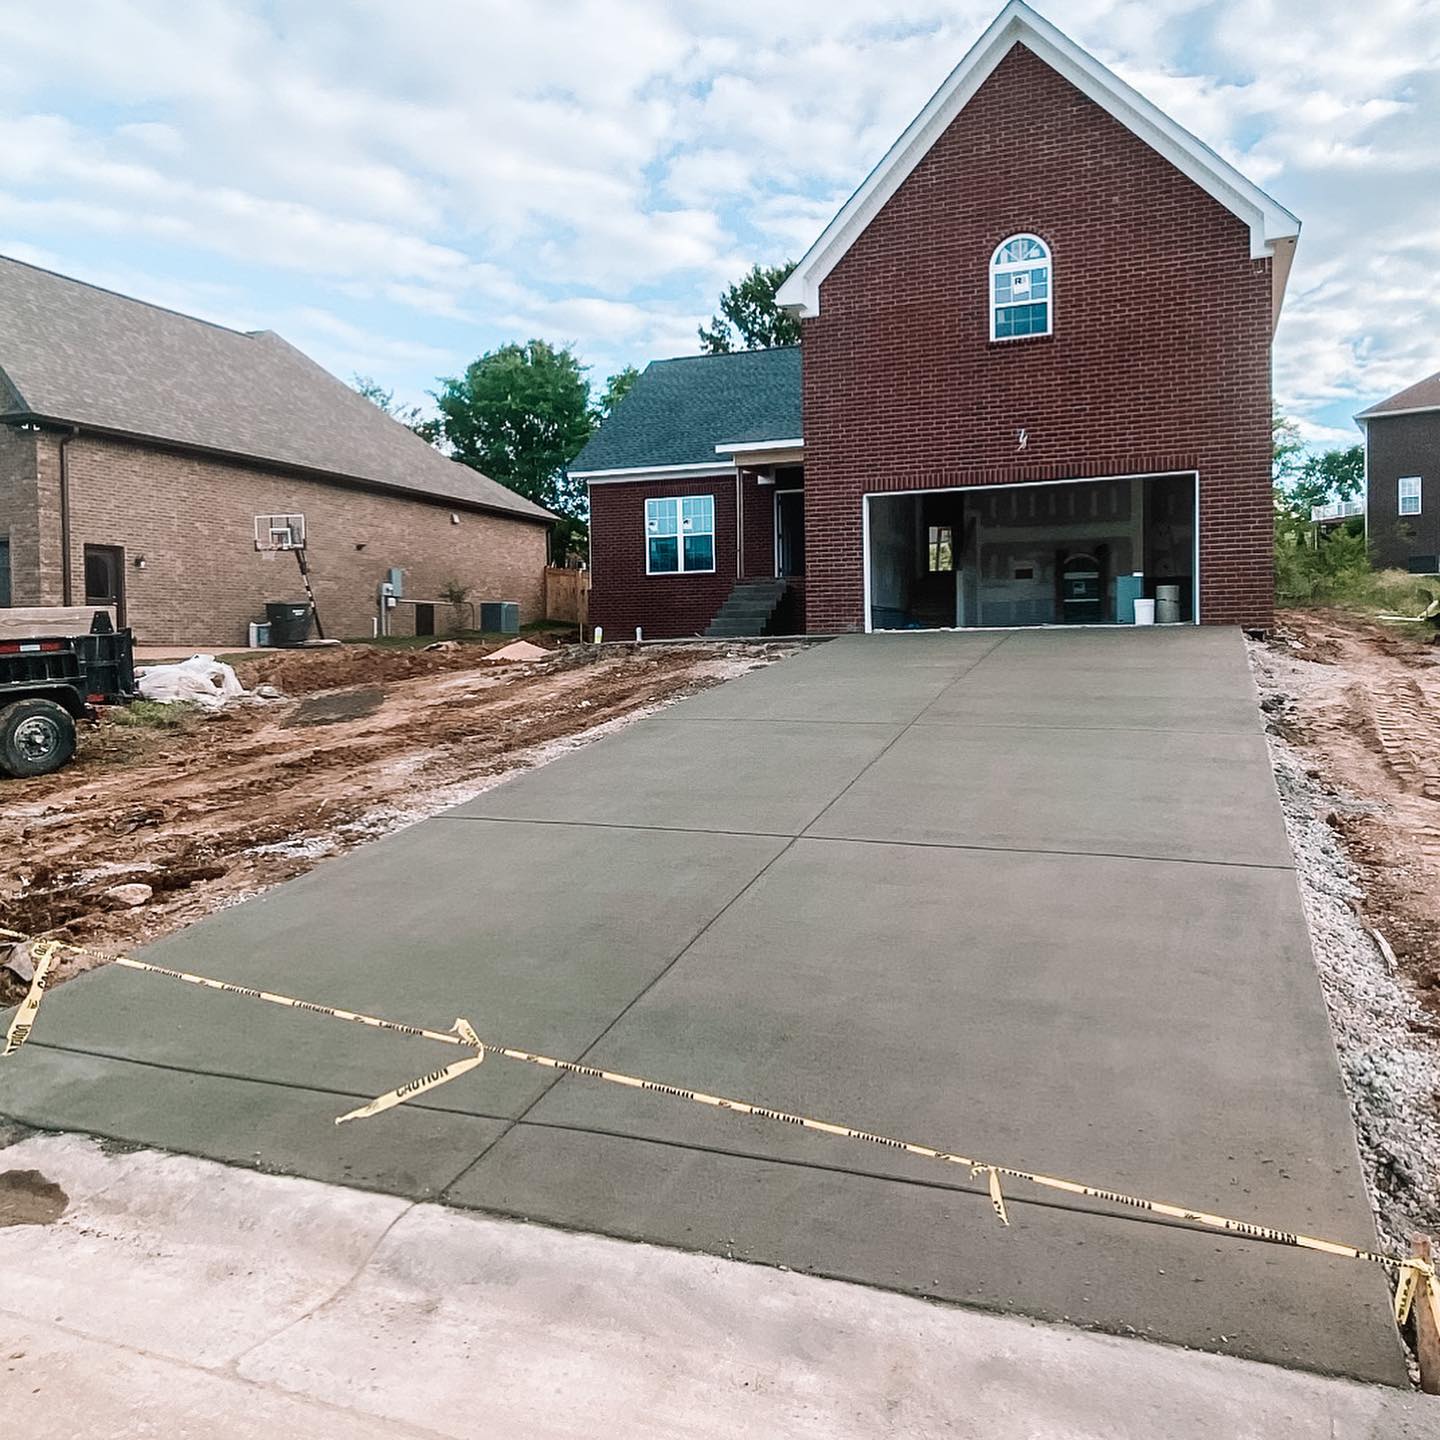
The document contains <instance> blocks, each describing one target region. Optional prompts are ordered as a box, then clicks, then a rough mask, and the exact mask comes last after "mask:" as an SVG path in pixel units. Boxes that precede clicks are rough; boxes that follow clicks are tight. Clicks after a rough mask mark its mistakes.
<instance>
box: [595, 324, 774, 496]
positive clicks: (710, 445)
mask: <svg viewBox="0 0 1440 1440" xmlns="http://www.w3.org/2000/svg"><path fill="white" fill-rule="evenodd" d="M800 436H801V430H800V348H799V346H797V345H792V346H788V347H785V348H781V349H774V350H737V351H735V352H733V353H732V354H729V355H688V356H685V357H684V358H683V359H679V360H655V361H652V362H651V363H650V364H649V365H648V366H646V368H645V372H644V374H642V375H641V376H640V378H639V379H638V380H637V381H636V382H635V384H634V386H633V387H632V388H631V390H630V393H629V394H628V395H627V396H626V397H625V398H624V399H623V400H622V401H621V402H620V403H619V404H618V405H617V406H616V407H615V409H614V411H613V412H612V414H611V415H610V418H609V419H608V420H606V421H605V423H604V424H603V425H602V426H601V427H600V429H599V430H598V431H596V433H595V434H594V435H593V436H591V438H590V442H589V443H588V444H587V445H586V446H585V448H584V449H583V450H582V451H581V452H580V453H579V454H578V455H577V456H576V457H575V459H574V460H572V461H571V462H570V469H571V472H572V473H574V472H580V471H586V470H633V469H638V468H641V467H650V466H659V465H699V464H703V463H705V462H707V461H709V462H714V461H716V460H717V459H719V460H720V462H721V463H723V457H717V456H716V454H715V447H716V446H717V445H724V444H730V443H733V442H736V441H744V442H753V441H758V440H798V439H799V438H800Z"/></svg>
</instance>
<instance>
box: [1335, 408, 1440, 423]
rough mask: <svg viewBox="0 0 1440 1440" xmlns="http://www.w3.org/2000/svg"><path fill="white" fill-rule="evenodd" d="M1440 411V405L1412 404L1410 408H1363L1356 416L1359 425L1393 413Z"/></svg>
mask: <svg viewBox="0 0 1440 1440" xmlns="http://www.w3.org/2000/svg"><path fill="white" fill-rule="evenodd" d="M1436 411H1440V405H1412V406H1411V407H1410V408H1409V409H1408V410H1375V411H1370V410H1362V411H1361V412H1360V413H1359V414H1358V415H1357V416H1355V423H1356V424H1357V425H1364V424H1365V423H1366V421H1369V420H1388V419H1389V418H1390V417H1391V416H1392V415H1433V414H1435V413H1436Z"/></svg>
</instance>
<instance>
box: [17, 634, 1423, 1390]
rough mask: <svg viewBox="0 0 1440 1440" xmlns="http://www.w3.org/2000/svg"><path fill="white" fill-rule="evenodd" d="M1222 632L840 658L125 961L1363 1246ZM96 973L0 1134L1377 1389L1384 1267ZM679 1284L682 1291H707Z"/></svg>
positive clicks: (1259, 763)
mask: <svg viewBox="0 0 1440 1440" xmlns="http://www.w3.org/2000/svg"><path fill="white" fill-rule="evenodd" d="M1291 863H1292V862H1291V855H1290V851H1289V848H1288V845H1287V842H1286V838H1285V833H1284V828H1283V824H1282V821H1281V817H1280V812H1279V806H1278V803H1277V801H1276V798H1275V795H1274V788H1273V781H1272V778H1271V772H1270V767H1269V762H1268V758H1267V755H1266V748H1265V743H1264V739H1263V736H1262V734H1261V731H1260V726H1259V720H1258V715H1257V711H1256V707H1255V695H1254V690H1253V687H1252V684H1251V680H1250V676H1249V672H1248V669H1247V665H1246V660H1245V654H1244V649H1243V645H1242V642H1241V640H1240V637H1239V636H1238V634H1236V633H1234V632H1228V631H1218V630H1178V631H1156V632H1149V633H1147V632H1134V631H1129V632H1103V631H1094V632H1085V633H1069V634H1064V633H1055V632H1050V631H1034V632H1021V633H1015V634H1008V635H996V634H969V635H963V634H961V635H956V634H948V635H895V636H874V637H854V638H851V639H844V640H838V641H834V642H831V643H829V644H826V645H823V646H819V647H816V648H814V649H811V650H809V651H807V652H805V653H803V654H801V655H800V656H798V657H796V658H794V659H792V660H789V661H786V662H784V663H782V664H779V665H776V666H773V667H771V668H769V669H767V670H763V671H760V672H757V673H755V674H753V675H750V676H747V677H746V678H744V679H742V680H739V681H735V682H732V683H730V684H728V685H725V686H723V687H721V688H719V689H716V690H713V691H710V692H707V693H706V694H704V695H702V696H700V697H698V698H696V699H694V700H691V701H688V702H686V703H684V704H682V705H680V706H677V707H674V708H672V709H669V710H666V711H664V712H663V713H661V714H660V715H657V716H655V717H652V718H650V719H647V720H644V721H642V722H640V723H638V724H636V725H634V726H632V727H631V728H629V729H627V730H625V731H622V732H620V733H619V734H617V735H615V736H613V737H611V738H609V739H606V740H604V741H601V742H599V743H597V744H595V745H593V746H590V747H587V748H586V749H584V750H581V751H579V752H576V753H575V754H573V755H570V756H567V757H565V758H563V759H561V760H558V761H556V762H554V763H553V764H551V765H549V766H547V767H545V768H544V769H543V770H539V771H536V772H534V773H532V774H530V775H526V776H523V777H520V778H518V779H516V780H513V781H511V782H509V783H507V784H505V785H503V786H501V787H500V788H498V789H496V790H494V791H492V792H490V793H488V794H487V795H485V796H484V797H482V798H481V799H480V800H478V801H476V802H474V803H472V804H470V805H467V806H463V807H461V808H460V809H458V810H455V811H452V812H450V813H449V814H447V815H445V816H443V817H441V818H438V819H435V820H432V821H428V822H425V823H423V824H420V825H417V826H415V827H413V828H412V829H410V830H407V831H405V832H403V833H401V834H399V835H396V836H394V837H392V838H390V839H388V840H385V841H382V842H380V843H378V844H375V845H372V846H370V847H368V848H366V849H364V850H361V851H358V852H356V853H354V854H352V855H350V856H348V857H346V858H344V859H341V860H337V861H334V862H331V863H328V864H326V865H323V866H321V867H320V868H319V869H318V870H316V871H314V872H312V873H311V874H309V875H307V876H305V877H303V878H301V879H299V880H296V881H294V882H292V883H290V884H287V885H284V886H282V887H280V888H279V889H277V890H275V891H273V892H271V893H270V894H268V895H265V896H263V897H261V898H260V899H258V900H254V901H251V902H249V903H247V904H245V905H242V906H240V907H238V908H236V909H234V910H231V911H228V912H225V913H223V914H220V915H217V916H215V917H214V918H212V919H211V920H209V921H206V922H205V923H203V924H201V925H197V926H195V927H193V928H191V929H189V930H187V931H185V932H184V933H183V934H181V935H178V936H175V937H174V938H172V939H170V940H168V941H165V942H163V943H161V944H158V945H155V946H153V947H151V949H150V951H149V952H147V953H148V957H149V958H153V959H155V960H157V961H160V962H163V963H167V964H174V965H179V966H183V967H185V968H188V969H192V970H198V971H201V972H204V973H208V974H215V975H221V976H225V977H227V978H231V979H235V980H239V981H243V982H244V983H247V984H250V985H254V986H259V987H266V988H271V989H276V990H282V991H286V992H288V993H291V994H296V995H299V996H302V997H308V998H313V999H317V1000H323V1001H326V1002H328V1003H332V1004H337V1005H341V1006H346V1007H350V1008H353V1009H358V1010H370V1011H375V1012H378V1013H381V1014H385V1015H388V1016H392V1017H394V1018H397V1019H402V1020H406V1021H410V1022H414V1023H423V1024H428V1025H433V1026H436V1027H439V1028H446V1027H448V1026H449V1025H450V1024H451V1023H452V1022H453V1020H454V1018H455V1017H456V1016H457V1015H463V1016H465V1017H467V1018H468V1019H470V1020H471V1021H472V1022H473V1023H474V1024H475V1026H476V1028H477V1029H478V1031H479V1032H480V1034H481V1035H482V1037H484V1038H486V1039H490V1040H492V1041H502V1042H506V1043H510V1044H514V1045H519V1046H523V1047H526V1048H531V1049H536V1050H541V1051H545V1052H548V1053H550V1054H554V1055H560V1056H565V1057H571V1058H581V1057H583V1058H584V1059H585V1060H586V1061H588V1062H590V1063H593V1064H596V1065H603V1066H609V1067H613V1068H617V1069H622V1070H630V1071H632V1072H636V1073H640V1074H645V1075H649V1076H652V1077H654V1078H656V1079H661V1080H669V1081H674V1082H676V1083H681V1084H687V1085H693V1086H695V1087H697V1088H703V1089H706V1090H710V1091H716V1092H719V1093H721V1094H729V1095H734V1096H738V1097H741V1098H747V1099H756V1100H760V1101H763V1102H767V1103H769V1104H772V1105H775V1106H779V1107H782V1108H787V1109H792V1110H798V1111H801V1112H803V1113H807V1114H810V1115H815V1116H819V1117H821V1118H825V1119H836V1120H840V1121H844V1122H847V1123H850V1124H855V1125H860V1126H864V1127H867V1128H870V1129H872V1130H877V1131H880V1132H883V1133H887V1134H892V1135H898V1136H901V1137H904V1138H907V1139H915V1140H919V1141H922V1142H927V1143H932V1144H935V1145H937V1146H940V1147H942V1148H944V1147H953V1148H955V1149H959V1150H963V1151H964V1152H965V1153H968V1154H972V1155H978V1156H982V1157H985V1158H987V1159H992V1160H995V1161H998V1162H1001V1163H1008V1164H1015V1165H1019V1166H1023V1167H1026V1168H1032V1169H1037V1170H1044V1171H1048V1172H1050V1173H1052V1174H1059V1175H1066V1176H1072V1177H1074V1178H1077V1179H1082V1180H1087V1181H1089V1182H1091V1183H1094V1184H1097V1185H1101V1186H1106V1187H1111V1188H1116V1189H1122V1190H1128V1191H1130V1192H1133V1193H1137V1194H1142V1195H1152V1196H1154V1197H1156V1198H1159V1199H1164V1200H1169V1201H1172V1202H1175V1203H1178V1204H1182V1205H1190V1206H1196V1207H1204V1208H1209V1209H1214V1210H1219V1211H1222V1212H1225V1213H1229V1214H1233V1215H1237V1216H1239V1217H1242V1218H1247V1219H1254V1220H1256V1221H1260V1222H1269V1223H1273V1224H1276V1225H1279V1226H1283V1227H1285V1228H1289V1229H1299V1230H1306V1231H1309V1232H1310V1233H1314V1234H1319V1235H1324V1236H1329V1237H1333V1238H1339V1239H1346V1240H1350V1241H1352V1242H1354V1243H1357V1244H1361V1245H1369V1244H1372V1243H1373V1242H1374V1230H1373V1225H1372V1222H1371V1218H1370V1212H1369V1207H1368V1203H1367V1200H1366V1196H1365V1191H1364V1185H1363V1181H1362V1178H1361V1173H1360V1166H1359V1161H1358V1157H1357V1153H1356V1147H1355V1142H1354V1138H1353V1134H1352V1129H1351V1123H1350V1119H1349V1113H1348V1108H1347V1105H1346V1101H1345V1097H1344V1095H1343V1092H1342V1089H1341V1084H1340V1077H1339V1073H1338V1070H1337V1067H1336V1062H1335V1056H1334V1051H1333V1047H1332V1043H1331V1039H1330V1032H1329V1028H1328V1023H1327V1020H1326V1015H1325V1010H1324V1005H1323V1002H1322V999H1321V995H1320V991H1319V986H1318V983H1317V980H1316V976H1315V973H1314V969H1313V964H1312V961H1311V957H1310V953H1309V942H1308V938H1307V935H1306V931H1305V925H1304V920H1303V917H1302V913H1301V909H1300V903H1299V897H1298V893H1297V889H1296V884H1295V877H1294V874H1293V871H1292V869H1291ZM437 1054H438V1051H437V1048H436V1047H431V1046H423V1045H421V1044H420V1043H419V1042H415V1041H410V1040H406V1039H403V1038H401V1037H396V1036H388V1035H383V1034H376V1033H374V1032H368V1031H361V1030H359V1029H358V1028H352V1027H346V1026H342V1025H338V1024H335V1023H334V1022H330V1021H323V1020H319V1019H315V1018H312V1017H307V1016H305V1015H304V1014H299V1013H292V1012H285V1011H278V1010H273V1009H270V1008H268V1007H264V1006H259V1005H256V1004H254V1003H252V1002H247V1001H244V1000H241V999H235V998H231V997H223V996H215V995H211V994H205V993H201V992H197V991H194V990H192V989H190V988H189V987H184V986H180V985H177V984H175V983H173V982H169V981H163V980H159V979H149V978H146V977H143V976H138V975H135V974H133V973H127V972H123V971H118V970H109V971H102V972H100V973H97V974H95V975H93V976H91V977H88V978H84V979H80V980H77V981H74V982H72V983H70V984H68V985H66V986H65V987H63V988H62V989H60V990H58V991H56V992H55V993H54V994H53V995H52V996H50V997H49V999H48V1000H47V1001H46V1006H45V1010H44V1011H43V1012H42V1015H41V1020H40V1025H39V1026H38V1027H37V1030H36V1038H35V1039H34V1040H33V1041H32V1042H31V1045H30V1046H29V1047H28V1048H27V1049H26V1051H25V1052H24V1053H23V1055H22V1056H21V1057H20V1060H19V1061H18V1062H12V1063H8V1064H7V1065H6V1066H5V1067H4V1068H3V1070H0V1112H3V1113H5V1114H8V1115H10V1116H11V1117H13V1118H15V1119H18V1120H21V1121H26V1122H29V1123H32V1124H36V1125H41V1126H44V1127H47V1128H59V1129H74V1130H81V1131H88V1132H92V1133H97V1134H101V1135H107V1136H112V1137H117V1138H121V1139H124V1140H128V1141H138V1142H144V1143H147V1144H153V1145H158V1146H162V1147H166V1148H170V1149H173V1150H179V1151H184V1152H189V1153H195V1154H200V1155H205V1156H210V1157H214V1158H217V1159H222V1160H228V1161H232V1162H235V1163H240V1164H246V1165H257V1166H261V1167H264V1168H266V1169H274V1170H281V1171H288V1172H293V1173H298V1174H302V1175H306V1176H310V1177H313V1178H317V1179H325V1180H338V1181H341V1182H345V1183H349V1184H352V1185H358V1186H363V1187H367V1188H373V1189H379V1190H385V1191H390V1192H393V1193H396V1194H402V1195H407V1196H411V1197H419V1198H439V1199H442V1200H444V1201H446V1202H447V1203H450V1204H452V1205H457V1206H467V1207H473V1208H477V1209H482V1210H488V1211H491V1212H496V1213H500V1214H505V1215H514V1216H523V1217H528V1218H531V1219H535V1220H541V1221H545V1222H549V1223H553V1224H556V1225H561V1226H566V1227H572V1228H577V1229H583V1230H591V1231H598V1232H602V1233H605V1234H611V1235H618V1236H624V1237H632V1238H637V1239H645V1240H650V1241H655V1242H659V1243H662V1244H671V1245H676V1246H682V1247H686V1248H692V1249H697V1250H706V1251H711V1252H715V1253H719V1254H724V1255H733V1256H735V1257H736V1258H740V1259H747V1260H754V1261H760V1262H764V1263H768V1264H773V1265H782V1266H786V1267H789V1268H791V1269H793V1270H805V1271H812V1272H815V1273H818V1274H822V1275H829V1276H836V1277H842V1278H846V1279H850V1280H856V1281H860V1282H863V1283H867V1284H872V1285H877V1286H882V1287H886V1288H890V1289H895V1290H901V1291H906V1292H910V1293H914V1294H920V1295H925V1296H931V1297H934V1298H937V1299H943V1300H952V1301H960V1302H964V1303H967V1304H972V1305H979V1306H985V1307H990V1308H995V1309H1001V1310H1010V1311H1016V1312H1020V1313H1023V1314H1029V1315H1033V1316H1037V1317H1041V1318H1045V1319H1056V1320H1068V1321H1070V1322H1073V1323H1076V1324H1080V1325H1085V1326H1092V1327H1096V1328H1100V1329H1105V1330H1110V1331H1115V1332H1118V1333H1137V1334H1141V1335H1145V1336H1149V1337H1152V1338H1155V1339H1161V1340H1167V1341H1171V1342H1175V1343H1179V1344H1184V1345H1190V1346H1195V1347H1199V1348H1204V1349H1211V1350H1217V1351H1222V1352H1230V1353H1236V1354H1240V1355H1244V1356H1247V1357H1250V1358H1253V1359H1261V1360H1270V1361H1275V1362H1279V1363H1283V1364H1289V1365H1297V1366H1301V1367H1305V1368H1312V1369H1317V1370H1323V1371H1334V1372H1339V1373H1344V1374H1349V1375H1353V1376H1357V1377H1359V1378H1362V1379H1372V1380H1380V1381H1384V1382H1389V1383H1396V1384H1402V1383H1404V1378H1405V1377H1404V1369H1403V1366H1402V1363H1401V1357H1400V1351H1399V1347H1398V1343H1397V1340H1396V1337H1395V1334H1394V1331H1393V1327H1392V1325H1391V1323H1390V1320H1389V1318H1388V1295H1387V1290H1386V1286H1385V1284H1384V1281H1383V1278H1382V1277H1381V1275H1380V1274H1379V1273H1378V1272H1377V1271H1375V1270H1373V1269H1372V1268H1370V1267H1367V1266H1363V1265H1359V1264H1356V1263H1354V1262H1349V1263H1347V1262H1342V1261H1331V1260H1328V1259H1325V1258H1322V1257H1318V1256H1315V1255H1309V1254H1304V1253H1300V1252H1296V1251H1293V1250H1289V1249H1285V1248H1282V1247H1276V1246H1270V1245H1263V1244H1257V1243H1254V1242H1248V1241H1240V1240H1233V1239H1229V1238H1226V1237H1223V1236H1220V1235H1217V1234H1214V1233H1210V1232H1198V1231H1194V1230H1191V1229H1188V1228H1186V1227H1183V1226H1180V1225H1172V1224H1168V1223H1163V1222H1156V1221H1155V1220H1153V1219H1147V1218H1146V1217H1144V1216H1143V1215H1138V1214H1136V1213H1135V1212H1133V1211H1125V1212H1121V1211H1118V1210H1114V1209H1112V1208H1111V1207H1108V1206H1106V1205H1104V1204H1101V1203H1091V1202H1084V1203H1079V1204H1069V1203H1063V1201H1062V1197H1059V1196H1055V1195H1051V1194H1049V1193H1046V1192H1036V1191H1027V1190H1025V1189H1023V1188H1022V1187H1019V1186H1014V1187H1011V1190H1010V1193H1009V1196H1008V1199H1009V1205H1010V1215H1011V1220H1012V1222H1013V1223H1012V1225H1011V1227H1010V1228H1009V1229H1002V1228H1001V1227H1000V1226H999V1225H998V1223H997V1222H996V1220H995V1218H994V1216H993V1215H992V1213H991V1210H990V1206H989V1202H988V1199H987V1198H986V1197H985V1194H984V1190H983V1185H975V1184H972V1183H970V1182H969V1180H968V1177H967V1176H965V1175H964V1174H963V1172H962V1173H959V1174H957V1173H955V1172H954V1171H952V1170H951V1169H950V1168H948V1167H941V1166H938V1165H935V1164H933V1163H931V1164H927V1163H926V1162H924V1161H921V1160H916V1159H912V1158H907V1157H904V1156H897V1155H892V1154H890V1153H889V1152H886V1151H884V1150H879V1149H876V1148H872V1147H861V1146H859V1145H857V1144H855V1143H854V1142H846V1141H841V1140H838V1139H836V1140H831V1139H826V1138H824V1137H818V1136H814V1135H811V1134H806V1133H797V1132H795V1131H792V1130H789V1129H787V1128H782V1127H779V1126H775V1125H773V1124H770V1123H767V1122H765V1121H762V1120H758V1119H755V1118H751V1117H741V1116H737V1115H733V1114H724V1113H717V1112H713V1111H707V1110H701V1109H699V1108H697V1107H694V1106H688V1105H684V1104H681V1103H679V1102H675V1101H669V1100H665V1099H663V1098H660V1097H657V1096H651V1095H636V1094H634V1093H633V1092H629V1091H624V1090H621V1089H619V1088H617V1087H613V1086H606V1085H600V1084H596V1083H594V1082H587V1081H583V1080H578V1079H575V1078H563V1079H557V1078H556V1077H555V1076H554V1075H553V1074H551V1073H550V1072H545V1071H539V1070H536V1069H534V1068H532V1067H528V1066H523V1065H516V1064H511V1063H507V1062H504V1061H499V1060H496V1061H493V1062H492V1063H487V1064H486V1065H485V1066H484V1067H483V1068H482V1069H481V1070H480V1071H478V1072H476V1073H475V1074H473V1075H471V1076H468V1077H466V1078H465V1079H463V1080H461V1081H458V1082H456V1083H454V1084H452V1085H450V1086H447V1087H445V1088H443V1089H441V1090H438V1091H436V1092H434V1093H433V1094H431V1095H428V1096H426V1097H425V1098H424V1099H423V1100H422V1101H420V1102H418V1103H415V1104H412V1105H407V1106H405V1107H403V1108H402V1109H400V1110H398V1111H394V1112H391V1113H389V1114H387V1115H385V1116H382V1117H379V1118H377V1119H374V1120H370V1121H366V1122H363V1123H357V1124H353V1125H349V1126H346V1127H344V1128H343V1129H340V1130H337V1129H336V1128H335V1127H334V1126H333V1124H332V1123H331V1121H332V1119H333V1117H334V1116H335V1115H336V1114H338V1113H340V1112H341V1111H342V1110H346V1109H349V1108H350V1107H351V1103H352V1101H353V1099H354V1098H356V1097H359V1098H368V1097H370V1096H372V1095H375V1094H377V1093H379V1092H380V1091H382V1090H385V1089H388V1088H389V1087H391V1086H392V1085H395V1084H397V1083H398V1082H400V1081H402V1080H404V1079H406V1078H408V1077H410V1076H412V1075H416V1074H419V1073H421V1072H422V1071H424V1070H427V1069H429V1068H431V1066H432V1064H438V1063H443V1062H444V1061H445V1060H449V1059H451V1058H453V1054H452V1053H451V1052H444V1053H443V1054H441V1055H438V1058H437ZM697 1303H701V1302H700V1301H698V1300H697Z"/></svg>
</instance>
